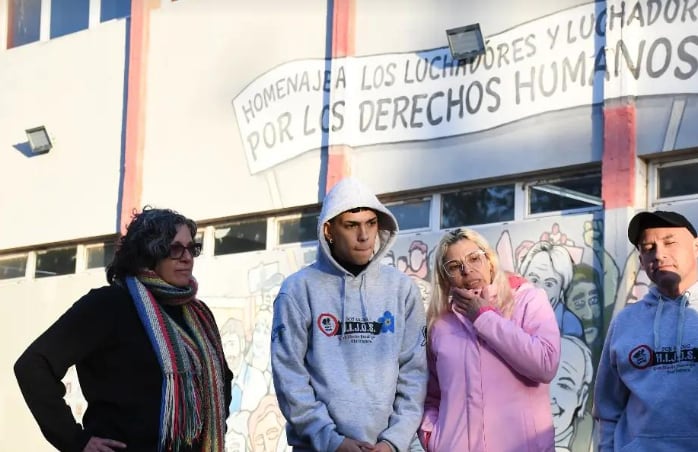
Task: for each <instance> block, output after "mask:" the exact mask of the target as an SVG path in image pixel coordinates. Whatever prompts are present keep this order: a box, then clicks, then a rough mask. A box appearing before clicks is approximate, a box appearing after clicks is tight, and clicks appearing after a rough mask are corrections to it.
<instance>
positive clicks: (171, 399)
mask: <svg viewBox="0 0 698 452" xmlns="http://www.w3.org/2000/svg"><path fill="white" fill-rule="evenodd" d="M126 285H127V287H128V290H129V293H130V294H131V298H133V302H134V304H135V306H136V310H137V311H138V316H139V317H140V319H141V322H142V323H143V326H144V327H145V330H146V332H147V334H148V338H149V339H150V343H151V344H152V346H153V349H154V350H155V354H156V355H157V358H158V362H159V364H160V369H162V377H163V382H162V397H161V405H160V432H159V438H160V441H159V447H158V450H159V451H163V450H167V451H178V450H180V448H182V447H183V446H185V445H186V446H191V444H192V443H194V442H197V443H200V444H201V450H202V451H205V452H209V451H211V452H222V451H223V437H224V434H225V407H224V404H225V402H224V392H223V391H224V385H225V375H224V369H225V358H224V355H223V347H222V345H221V339H220V334H219V332H218V328H217V327H216V324H215V322H214V319H213V315H212V314H211V311H210V310H209V309H208V308H207V307H206V306H205V305H204V304H203V303H202V302H201V301H199V300H197V299H196V298H195V296H196V291H197V284H196V280H195V279H193V278H192V279H191V285H190V287H187V288H179V287H175V286H172V285H170V284H168V283H166V282H165V281H163V280H162V279H161V278H160V277H159V276H158V275H157V274H156V273H155V272H152V271H146V272H143V273H141V274H140V275H138V277H127V278H126ZM161 304H162V305H181V306H182V307H183V311H184V320H185V322H186V327H187V328H182V327H181V326H180V325H178V324H177V323H176V322H175V321H174V320H172V319H171V318H170V317H169V316H168V315H167V313H166V312H165V311H164V310H163V309H162V307H161V306H160V305H161Z"/></svg>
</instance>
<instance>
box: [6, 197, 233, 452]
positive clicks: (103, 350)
mask: <svg viewBox="0 0 698 452" xmlns="http://www.w3.org/2000/svg"><path fill="white" fill-rule="evenodd" d="M195 236H196V224H195V223H194V222H193V221H192V220H190V219H188V218H186V217H184V216H182V215H180V214H178V213H176V212H174V211H172V210H168V209H151V208H145V209H144V210H143V211H142V212H140V213H135V214H134V216H133V219H132V221H131V223H130V224H129V225H128V227H127V231H126V234H125V235H124V236H123V237H121V239H120V241H119V245H118V249H117V250H116V253H115V255H114V259H113V261H112V262H111V264H110V265H109V266H108V267H107V281H108V282H109V285H108V286H104V287H101V288H99V289H93V290H91V291H90V292H89V293H87V294H86V295H85V296H83V297H82V298H80V299H79V300H78V301H77V302H76V303H75V304H74V305H73V306H72V307H71V308H70V309H68V311H66V312H65V313H64V314H63V315H62V316H61V317H60V318H59V319H58V320H57V321H56V322H55V323H54V324H53V325H52V326H50V327H49V328H48V330H46V331H45V332H44V333H43V334H42V335H41V336H39V337H38V338H37V339H36V340H35V341H34V342H33V343H32V344H31V345H30V346H29V348H27V350H26V351H25V352H24V353H23V354H22V356H21V357H20V358H19V359H18V360H17V363H16V364H15V374H16V376H17V380H18V382H19V386H20V388H21V390H22V394H23V395H24V399H25V401H26V402H27V405H28V406H29V409H30V410H31V412H32V414H33V415H34V418H35V419H36V420H37V422H38V424H39V427H40V428H41V431H42V433H43V434H44V436H45V437H46V439H47V440H48V441H49V442H50V443H51V444H53V446H55V447H56V448H57V449H58V450H61V451H86V452H92V451H102V452H110V451H120V450H127V451H129V452H146V451H147V452H153V451H157V450H173V451H180V452H183V451H192V452H193V451H197V452H198V451H205V452H211V451H212V452H221V451H223V438H224V434H225V419H226V418H227V416H228V406H229V404H230V381H231V380H232V373H231V372H230V370H229V369H228V366H227V365H226V362H225V358H224V355H223V349H222V345H221V339H220V334H219V332H218V328H217V326H216V323H215V321H214V319H213V315H212V314H211V311H210V310H209V309H208V307H207V306H206V305H205V304H204V303H203V302H201V301H200V300H198V299H197V298H196V292H197V284H196V280H195V279H194V277H193V275H192V270H193V268H194V258H195V257H197V256H198V255H199V254H200V253H201V244H199V243H195V242H194V237H195ZM73 365H75V366H76V369H77V373H78V378H79V381H80V387H81V389H82V392H83V395H84V396H85V399H86V400H87V409H86V411H85V413H84V416H83V419H82V425H80V424H79V423H77V422H76V421H75V419H74V418H73V416H72V414H71V410H70V408H69V407H68V405H66V403H65V401H64V400H63V396H64V395H65V387H64V386H63V383H61V379H62V378H63V376H64V375H65V373H66V371H67V370H68V368H69V367H71V366H73Z"/></svg>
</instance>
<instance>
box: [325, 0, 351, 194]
mask: <svg viewBox="0 0 698 452" xmlns="http://www.w3.org/2000/svg"><path fill="white" fill-rule="evenodd" d="M355 10H356V2H355V0H334V14H333V18H332V58H342V57H345V56H353V55H354V42H355V40H354V38H355V28H356V27H355V16H356V15H355ZM350 172H351V169H350V165H349V147H348V146H345V145H334V146H329V149H328V159H327V183H326V184H325V187H326V190H327V191H330V190H331V189H332V187H334V185H335V184H336V183H337V182H338V181H339V180H341V179H342V178H344V177H346V176H348V175H350Z"/></svg>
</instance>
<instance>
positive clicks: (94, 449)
mask: <svg viewBox="0 0 698 452" xmlns="http://www.w3.org/2000/svg"><path fill="white" fill-rule="evenodd" d="M125 448H126V444H124V443H122V442H121V441H116V440H113V439H108V438H98V437H96V436H93V437H92V438H90V440H89V441H88V442H87V444H85V448H84V449H83V450H82V452H118V449H125Z"/></svg>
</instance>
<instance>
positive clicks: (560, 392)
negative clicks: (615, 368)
mask: <svg viewBox="0 0 698 452" xmlns="http://www.w3.org/2000/svg"><path fill="white" fill-rule="evenodd" d="M560 345H561V348H560V352H561V355H560V356H561V357H560V366H559V367H558V370H557V373H556V374H555V378H554V379H553V381H552V382H551V383H550V409H551V411H552V414H553V426H554V427H555V445H556V446H559V447H568V446H569V445H570V443H571V440H572V439H573V435H574V427H575V425H574V422H575V420H576V419H578V418H581V417H583V416H584V407H585V405H586V402H587V398H588V397H589V392H590V386H591V381H592V378H593V376H594V368H593V367H592V362H591V351H590V350H589V347H587V345H586V344H585V343H584V342H582V341H581V340H580V339H579V338H576V337H573V336H562V337H561V342H560Z"/></svg>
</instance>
